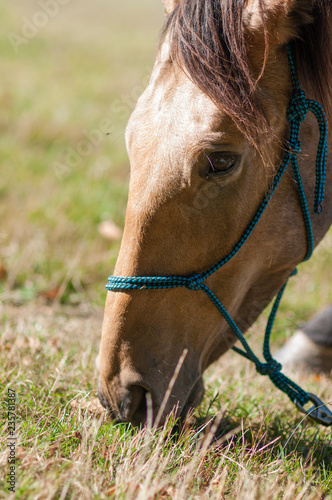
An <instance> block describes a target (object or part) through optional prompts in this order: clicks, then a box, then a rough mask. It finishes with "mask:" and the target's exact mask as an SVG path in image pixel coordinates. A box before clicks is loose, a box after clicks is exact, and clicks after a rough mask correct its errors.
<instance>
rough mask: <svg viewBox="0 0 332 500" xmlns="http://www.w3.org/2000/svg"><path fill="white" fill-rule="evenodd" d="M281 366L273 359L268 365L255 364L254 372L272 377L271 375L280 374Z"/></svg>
mask: <svg viewBox="0 0 332 500" xmlns="http://www.w3.org/2000/svg"><path fill="white" fill-rule="evenodd" d="M281 369H282V365H281V364H280V363H278V362H277V361H276V360H275V359H272V360H271V361H269V362H268V363H259V364H258V363H257V364H256V370H257V371H258V373H260V374H261V375H272V374H273V373H276V372H280V370H281Z"/></svg>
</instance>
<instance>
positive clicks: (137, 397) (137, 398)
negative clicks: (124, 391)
mask: <svg viewBox="0 0 332 500" xmlns="http://www.w3.org/2000/svg"><path fill="white" fill-rule="evenodd" d="M129 391H130V396H129V401H128V404H127V405H125V406H127V407H126V408H125V411H124V412H123V413H124V415H123V416H124V420H126V421H130V422H131V423H132V424H133V425H140V424H144V423H145V422H146V420H147V401H146V395H147V393H148V391H147V389H145V388H144V387H142V386H140V385H132V386H131V387H130V389H129Z"/></svg>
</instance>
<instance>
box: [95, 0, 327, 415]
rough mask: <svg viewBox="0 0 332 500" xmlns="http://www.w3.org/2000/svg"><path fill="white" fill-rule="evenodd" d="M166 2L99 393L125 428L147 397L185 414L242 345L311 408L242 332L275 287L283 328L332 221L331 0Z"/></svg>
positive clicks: (106, 328) (133, 130)
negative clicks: (300, 278)
mask: <svg viewBox="0 0 332 500" xmlns="http://www.w3.org/2000/svg"><path fill="white" fill-rule="evenodd" d="M164 4H165V8H166V13H167V19H166V24H165V27H164V29H163V34H162V40H161V43H160V46H159V50H158V55H157V60H156V63H155V66H154V69H153V72H152V76H151V79H150V83H149V85H148V88H147V89H146V91H145V92H144V93H143V95H142V96H141V97H140V99H139V101H138V103H137V106H136V109H135V111H134V112H133V114H132V116H131V118H130V121H129V124H128V127H127V130H126V143H127V149H128V153H129V159H130V163H131V176H130V186H129V199H128V206H127V212H126V222H125V229H124V235H123V240H122V244H121V249H120V253H119V256H118V260H117V263H116V267H115V272H114V274H115V275H116V276H111V277H110V278H109V284H108V286H107V288H108V289H109V292H108V295H107V302H106V307H105V315H104V322H103V330H102V340H101V346H100V353H99V362H98V364H99V382H98V390H99V397H100V400H101V402H102V404H103V405H104V406H105V407H107V408H108V409H109V411H110V412H111V414H112V415H113V416H114V417H115V418H117V419H118V420H119V421H130V422H132V423H134V424H139V423H143V422H144V421H145V420H146V411H147V403H146V400H147V394H149V395H150V396H149V398H151V401H152V408H153V414H154V416H155V415H156V414H157V413H158V412H159V414H160V413H162V414H161V415H159V416H160V417H161V418H160V420H159V421H163V420H164V419H165V416H166V415H167V414H168V413H169V412H170V411H171V410H172V409H173V408H176V414H177V415H178V416H181V417H183V416H185V415H186V413H187V412H188V410H189V409H190V408H193V407H195V406H196V405H198V404H199V403H200V401H201V399H202V397H203V392H204V387H203V381H202V374H203V372H204V370H205V369H206V368H207V367H208V366H209V365H210V364H211V363H213V362H214V361H215V360H217V359H218V358H219V357H220V356H221V355H222V354H223V353H224V352H225V351H227V350H228V349H229V348H231V347H232V346H233V345H234V344H235V342H236V340H237V338H239V339H240V340H241V342H242V344H243V346H244V351H243V350H242V351H241V352H242V354H244V355H245V356H246V357H248V358H249V359H251V360H252V361H254V363H255V364H256V368H257V369H258V371H259V372H260V373H262V374H264V375H269V377H270V378H271V380H272V381H273V382H274V383H275V384H276V385H277V386H279V387H280V388H281V389H282V390H285V388H284V386H285V384H286V386H287V390H285V392H286V393H287V394H288V395H289V396H290V397H291V399H292V400H293V401H294V402H296V403H297V406H298V407H299V408H300V409H302V410H303V405H304V404H306V403H307V402H308V400H312V401H313V402H314V403H315V404H316V406H318V405H319V401H318V402H317V401H316V400H315V398H314V397H313V395H309V396H308V395H307V393H305V392H303V391H302V392H303V394H302V393H301V391H300V389H299V388H297V389H296V388H294V387H293V386H292V382H291V381H289V379H287V378H285V377H284V376H283V375H282V373H281V371H280V370H281V366H280V365H279V364H278V363H277V362H276V361H275V360H274V359H273V358H272V357H271V355H270V353H269V348H268V346H266V345H265V346H264V349H265V351H264V352H265V354H264V355H265V360H266V362H265V363H262V362H260V361H259V360H258V359H257V358H256V357H255V355H254V354H253V353H252V351H251V350H250V348H249V347H248V348H247V345H246V341H245V339H244V337H243V333H244V332H245V331H246V330H247V329H248V328H249V327H250V325H252V324H253V322H254V321H255V320H256V318H257V317H258V316H259V314H260V313H261V312H262V310H263V309H264V308H265V306H266V305H267V304H268V303H269V302H270V301H271V299H272V298H273V297H274V296H275V295H277V301H276V303H275V305H274V307H273V310H272V313H271V317H270V320H269V324H268V328H267V330H269V329H270V328H271V325H272V323H273V320H274V316H275V313H276V310H277V306H278V303H279V301H280V298H281V294H282V291H283V287H284V284H285V283H286V282H287V280H288V279H289V277H290V276H291V275H292V274H293V273H294V270H295V268H296V265H297V264H298V263H299V262H301V261H303V260H305V259H306V258H308V257H309V256H310V255H311V253H312V250H313V248H314V246H316V245H317V244H318V242H319V241H320V240H321V239H322V238H323V236H324V234H325V233H326V231H327V230H328V228H329V227H330V225H331V222H332V161H331V160H332V158H331V156H327V161H326V147H327V142H329V144H330V143H331V139H330V138H329V139H327V132H326V127H325V117H324V111H323V109H322V107H323V108H324V109H325V112H326V115H327V117H329V116H331V111H332V85H331V83H332V6H331V2H330V0H182V1H181V0H178V1H176V0H173V1H172V0H165V1H164ZM314 100H315V101H314ZM317 102H319V103H320V104H321V105H322V107H321V106H320V105H319V104H318V103H317ZM308 111H311V113H307V112H308ZM317 120H318V125H319V126H317ZM317 144H318V152H317ZM324 158H325V159H324ZM315 162H316V169H315ZM325 169H326V172H325ZM325 173H326V178H327V183H326V185H325ZM324 190H325V200H324V203H323V204H322V202H323V198H324ZM306 196H307V199H306ZM322 207H323V209H322ZM216 263H217V264H216ZM280 290H281V291H280ZM237 350H238V351H239V349H237ZM183 353H186V356H185V355H183ZM180 358H181V363H180V364H182V366H180V367H178V368H179V369H178V373H177V378H176V381H175V383H174V384H173V385H172V386H171V387H170V390H169V392H170V395H169V397H168V398H167V401H165V400H164V404H163V406H162V407H161V405H162V401H163V398H164V395H165V393H166V391H167V389H168V387H169V384H170V380H171V379H172V376H173V373H174V371H175V368H176V367H177V365H178V361H179V359H180ZM267 383H268V382H267ZM293 385H294V384H293ZM296 387H297V386H296ZM297 390H298V391H300V392H298V393H297V392H296V391H297ZM292 391H293V392H292ZM294 391H295V392H294ZM294 394H295V395H294ZM327 413H328V410H327V409H326V412H325V414H324V415H325V416H326V415H327ZM330 417H331V414H330V416H329V418H330ZM330 423H332V420H331V418H330Z"/></svg>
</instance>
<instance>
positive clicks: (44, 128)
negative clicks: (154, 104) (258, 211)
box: [0, 0, 332, 500]
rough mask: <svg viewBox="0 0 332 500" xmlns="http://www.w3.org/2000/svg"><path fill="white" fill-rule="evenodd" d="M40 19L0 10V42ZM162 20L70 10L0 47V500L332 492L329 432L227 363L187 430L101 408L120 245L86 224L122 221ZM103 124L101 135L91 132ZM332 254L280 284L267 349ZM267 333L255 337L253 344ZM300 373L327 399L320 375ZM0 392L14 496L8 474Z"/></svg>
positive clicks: (210, 381)
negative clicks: (109, 297) (124, 418)
mask: <svg viewBox="0 0 332 500" xmlns="http://www.w3.org/2000/svg"><path fill="white" fill-rule="evenodd" d="M36 9H37V10H40V8H39V7H36V3H35V2H32V0H25V1H24V2H23V1H22V0H21V1H20V2H15V3H12V4H10V3H8V4H4V3H2V4H1V5H0V14H1V23H2V24H3V26H4V28H3V32H4V33H7V34H8V33H9V32H15V33H21V30H22V25H23V23H24V20H22V19H23V18H27V19H30V20H31V19H32V18H33V16H34V15H35V13H36ZM128 13H129V14H128ZM162 18H163V13H162V8H161V5H159V4H158V2H155V3H152V2H149V1H148V0H142V1H141V2H133V0H123V1H122V2H121V4H118V5H116V6H114V5H112V3H110V2H107V1H106V0H100V1H99V2H98V8H96V7H93V6H92V4H91V2H88V1H87V0H81V1H80V2H77V1H75V0H72V1H71V2H68V4H67V5H64V6H62V7H61V9H60V10H59V13H58V15H57V16H55V17H54V18H52V19H51V18H50V19H49V20H48V22H47V25H46V26H45V27H43V28H41V29H40V30H39V31H38V33H37V34H36V35H35V36H34V37H33V38H32V39H31V40H30V41H29V43H27V44H22V45H21V46H20V47H19V50H18V52H17V53H16V52H15V51H14V50H13V47H12V46H11V44H10V42H9V40H8V38H7V36H4V37H2V38H1V39H0V52H1V56H2V57H1V61H0V68H1V75H2V78H1V81H0V100H1V104H2V113H1V117H0V129H1V134H0V150H1V154H2V165H3V166H2V170H1V178H0V218H1V228H0V298H1V305H0V325H1V333H2V335H1V339H0V350H1V355H0V400H1V413H0V498H24V499H30V498H31V499H44V498H49V499H53V498H54V499H65V498H66V499H69V498H75V499H76V498H82V499H85V498H86V499H91V498H95V499H99V498H100V499H102V498H114V499H131V498H132V499H137V498H138V499H144V500H146V499H168V498H171V499H187V498H188V499H189V498H190V499H205V498H206V499H207V498H209V499H220V498H227V499H234V498H239V499H249V500H251V499H255V500H256V499H264V500H277V499H278V500H279V499H282V498H285V499H287V498H289V499H292V500H293V499H308V500H309V499H315V500H316V499H317V500H318V499H322V498H324V499H327V498H332V468H331V458H332V443H331V431H330V430H328V429H324V428H322V427H319V426H318V425H316V424H314V423H312V422H308V421H307V420H306V419H305V420H303V419H302V416H301V415H300V414H299V413H298V412H297V411H296V410H295V408H294V407H293V405H292V404H291V403H290V402H289V401H288V400H287V398H286V397H284V396H283V395H282V394H281V393H280V392H279V391H277V389H275V388H274V387H272V385H271V383H270V382H269V381H268V380H267V379H266V378H264V377H260V376H258V375H257V374H256V373H255V372H254V370H253V368H252V367H251V366H249V363H247V362H246V361H242V360H241V361H240V360H239V358H238V357H237V356H236V355H235V354H234V353H229V354H227V355H226V356H224V357H223V358H222V359H221V360H220V361H218V362H217V363H215V364H214V365H213V366H212V367H211V368H210V369H209V370H208V371H207V372H206V375H205V384H206V395H205V398H204V401H203V403H202V404H201V406H200V407H199V408H198V409H197V410H196V411H195V412H194V414H193V415H192V416H191V417H190V418H188V420H187V421H186V422H185V424H184V425H182V426H181V425H180V424H179V423H176V422H173V420H172V417H171V418H170V420H169V421H168V422H167V423H166V424H165V426H164V428H163V429H159V430H155V429H153V430H151V429H149V428H144V429H140V430H138V429H134V428H132V427H131V426H130V425H123V424H117V425H115V424H114V423H112V422H111V421H110V420H109V418H108V417H107V415H106V413H105V412H104V411H103V410H101V409H100V407H99V406H98V405H97V404H96V403H95V396H96V371H95V367H94V359H95V356H96V354H97V350H98V343H99V339H100V330H101V322H102V305H103V302H104V300H105V290H104V283H105V278H106V277H107V276H108V274H110V272H111V271H112V268H113V265H114V262H115V259H116V255H117V252H118V248H119V243H118V242H115V243H108V242H105V240H103V239H102V238H101V236H100V235H99V233H98V230H97V226H98V224H99V222H101V221H102V220H104V219H109V218H111V219H112V220H114V221H115V222H116V223H117V224H118V225H120V226H123V223H124V213H125V206H126V197H127V186H128V172H129V166H128V161H127V157H126V153H125V147H124V136H123V131H124V128H125V124H126V121H127V118H128V116H129V114H130V111H131V109H132V108H133V107H134V104H135V100H136V97H137V94H138V93H139V92H140V91H141V90H142V89H143V87H144V84H145V83H146V78H147V75H148V73H149V71H150V68H151V66H152V64H153V61H154V55H155V47H156V41H157V27H158V26H160V25H161V23H162ZM105 119H108V120H109V122H108V127H109V132H110V135H105V134H104V133H102V134H100V133H99V132H100V130H101V128H104V127H102V124H103V123H104V120H105ZM87 137H90V138H91V137H93V138H94V142H95V144H92V146H91V140H89V139H87ZM82 141H83V142H84V144H83V146H84V147H85V148H88V149H84V147H83V149H82ZM80 151H81V152H80ZM71 155H72V158H71V159H72V160H73V158H74V160H73V161H71V160H70V156H71ZM59 165H60V167H59ZM61 166H62V167H64V168H62V169H61ZM331 244H332V234H331V232H330V233H329V235H328V236H327V237H326V239H325V240H324V242H323V243H322V244H321V246H320V247H319V248H318V250H317V251H316V253H315V256H314V258H313V260H312V261H310V262H309V263H306V264H304V265H301V266H300V269H301V273H300V274H299V276H298V277H296V278H294V279H293V280H292V282H291V284H290V287H289V289H288V291H287V293H286V296H285V299H284V301H283V302H282V306H281V311H280V315H279V317H278V320H277V325H276V330H275V333H274V338H273V341H274V346H275V348H277V347H279V346H280V345H281V344H282V343H283V342H284V341H285V340H286V339H287V338H289V336H290V335H291V333H292V332H293V331H294V329H295V328H296V327H297V325H298V324H299V323H301V322H304V321H306V320H307V319H308V318H310V317H312V316H313V315H314V314H315V312H316V311H318V310H320V309H323V308H324V306H326V305H327V304H329V303H331V301H332V290H331V286H330V281H331V280H330V276H329V270H330V269H331V265H332V256H331V253H330V249H331ZM263 316H265V317H266V314H265V315H263ZM263 323H264V317H263V318H262V319H260V320H259V321H258V322H257V323H256V325H255V327H254V328H253V329H252V330H251V332H250V333H249V338H250V342H251V343H252V345H253V347H254V349H255V351H256V352H260V349H261V347H260V346H261V342H262V331H263ZM295 378H296V380H297V381H298V382H300V383H301V384H302V385H303V386H304V387H305V388H306V389H308V390H309V391H311V392H314V393H316V394H317V395H318V396H321V397H322V398H324V399H325V400H326V401H331V399H332V397H331V396H332V395H331V379H330V378H328V377H324V376H310V375H307V376H304V375H302V376H300V375H298V376H296V377H295ZM8 388H11V389H14V390H15V391H16V393H17V412H16V413H17V429H16V436H17V443H16V457H17V460H18V461H17V467H16V473H17V489H16V493H15V494H9V493H8V490H7V485H6V482H5V477H6V474H7V473H8V472H9V469H8V463H7V458H8V448H7V443H8V441H7V439H8V437H9V429H8V425H7V412H6V404H5V401H6V398H7V391H8Z"/></svg>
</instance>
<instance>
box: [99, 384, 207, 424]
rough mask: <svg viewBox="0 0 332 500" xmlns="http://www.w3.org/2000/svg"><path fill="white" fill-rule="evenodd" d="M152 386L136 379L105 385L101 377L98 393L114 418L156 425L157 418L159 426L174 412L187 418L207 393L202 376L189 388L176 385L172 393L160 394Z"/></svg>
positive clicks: (119, 420) (165, 391)
mask: <svg viewBox="0 0 332 500" xmlns="http://www.w3.org/2000/svg"><path fill="white" fill-rule="evenodd" d="M135 378H136V377H135ZM136 379H137V378H136ZM151 385H152V384H150V385H148V384H146V383H145V382H143V381H139V382H137V380H134V379H133V380H132V381H130V380H128V381H126V383H123V382H120V381H119V380H116V381H115V380H113V381H112V382H111V383H108V384H105V383H102V382H101V381H100V379H99V381H98V396H99V400H100V403H101V404H102V405H103V406H104V407H105V408H107V410H108V412H109V414H110V416H111V418H112V419H114V420H115V421H117V422H123V423H124V422H130V423H131V424H132V425H134V426H140V425H144V424H145V423H146V422H147V421H148V420H149V419H150V421H151V420H152V423H153V424H156V419H157V420H158V422H157V423H158V425H160V424H161V425H162V424H163V423H164V422H165V420H166V418H167V416H168V415H169V414H170V413H172V412H173V414H174V415H175V416H176V417H178V418H180V419H184V418H185V416H186V415H187V413H188V412H189V411H190V410H191V409H193V408H195V407H196V406H197V405H198V404H199V403H200V402H201V400H202V398H203V395H204V386H203V381H202V378H201V377H199V378H198V380H197V381H196V382H195V384H194V385H193V386H192V387H191V388H190V389H189V390H183V388H181V387H177V388H176V387H175V389H176V390H175V391H171V392H169V391H168V390H167V388H166V390H164V391H163V393H162V394H160V393H159V392H158V391H157V390H156V388H152V387H151Z"/></svg>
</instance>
